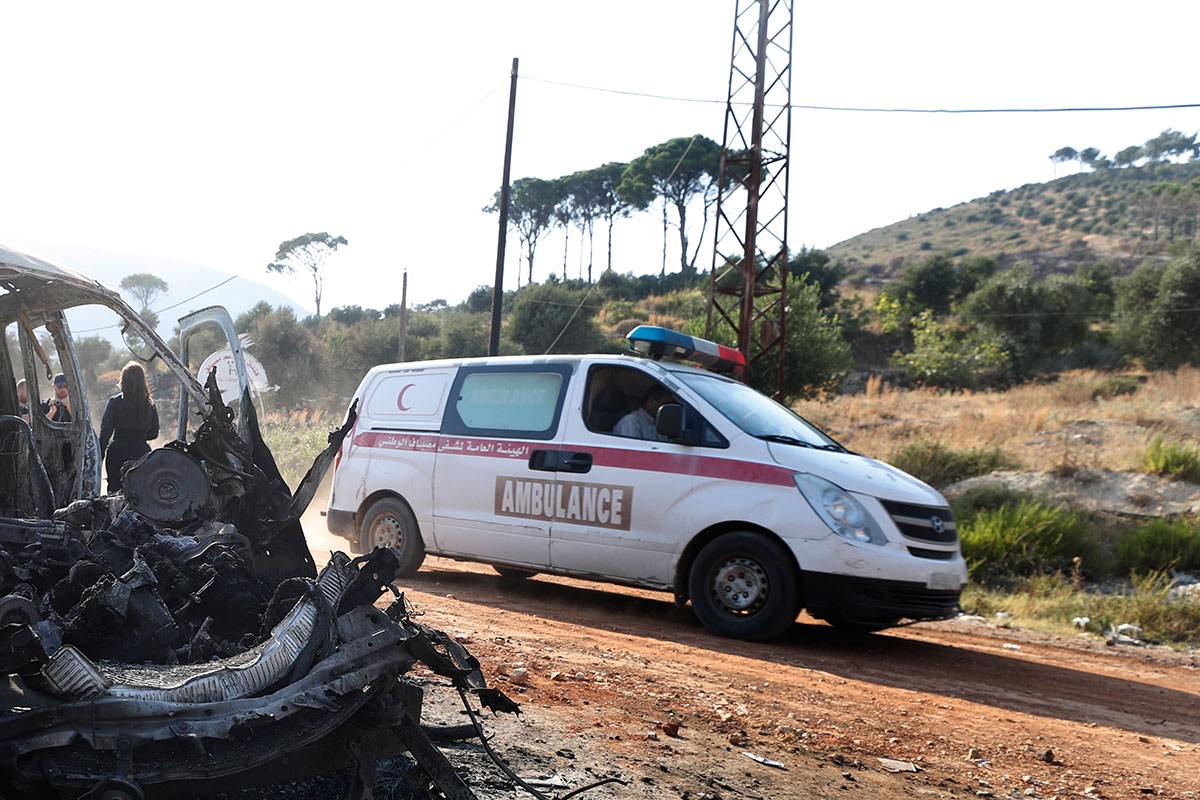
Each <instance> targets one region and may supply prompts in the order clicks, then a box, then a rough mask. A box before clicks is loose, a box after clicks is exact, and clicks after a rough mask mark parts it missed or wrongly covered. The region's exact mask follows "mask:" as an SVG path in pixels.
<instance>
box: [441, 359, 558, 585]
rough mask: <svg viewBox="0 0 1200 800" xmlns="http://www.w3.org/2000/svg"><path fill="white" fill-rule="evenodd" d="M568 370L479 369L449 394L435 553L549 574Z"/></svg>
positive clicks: (469, 369) (536, 366)
mask: <svg viewBox="0 0 1200 800" xmlns="http://www.w3.org/2000/svg"><path fill="white" fill-rule="evenodd" d="M572 371H573V370H572V364H571V363H570V362H539V363H518V364H481V365H475V366H465V367H463V368H462V369H460V370H459V373H458V376H457V377H456V379H455V381H454V384H453V385H452V386H451V389H450V397H449V399H448V401H447V404H446V410H445V415H444V417H443V420H442V434H441V437H440V438H439V441H438V453H437V462H436V464H435V466H434V529H435V532H436V538H437V543H438V551H439V552H441V553H445V554H447V555H460V556H463V557H466V558H471V559H477V560H481V561H489V562H496V563H503V564H512V565H518V566H528V567H533V568H541V569H545V568H546V567H548V566H549V558H550V544H549V540H550V520H551V518H552V516H553V514H554V506H553V502H552V498H553V495H554V487H555V483H556V473H555V472H554V471H553V470H548V469H546V466H547V464H548V463H550V461H551V460H552V459H554V458H555V456H554V455H552V454H554V453H556V452H557V450H558V447H557V445H556V439H557V438H558V436H559V429H560V426H561V421H562V416H563V405H564V401H565V399H566V395H567V389H568V387H569V385H570V382H571V373H572Z"/></svg>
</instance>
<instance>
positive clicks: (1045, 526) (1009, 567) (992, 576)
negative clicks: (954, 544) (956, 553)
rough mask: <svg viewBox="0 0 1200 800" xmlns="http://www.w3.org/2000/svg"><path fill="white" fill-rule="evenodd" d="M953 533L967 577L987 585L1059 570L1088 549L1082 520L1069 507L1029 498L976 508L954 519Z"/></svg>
mask: <svg viewBox="0 0 1200 800" xmlns="http://www.w3.org/2000/svg"><path fill="white" fill-rule="evenodd" d="M959 536H960V538H961V540H962V550H963V558H965V559H966V560H967V565H968V567H969V568H970V570H971V577H972V578H973V579H974V580H976V581H978V582H980V583H983V584H989V585H997V584H999V585H1004V584H1008V583H1011V582H1012V581H1014V580H1016V579H1019V578H1028V577H1032V576H1035V575H1053V574H1056V573H1064V574H1065V573H1067V572H1070V571H1071V570H1072V568H1073V567H1075V565H1076V564H1077V563H1087V562H1089V561H1090V556H1091V554H1092V545H1091V542H1090V540H1089V539H1088V537H1087V526H1086V525H1085V524H1084V522H1083V520H1081V519H1080V518H1079V516H1078V515H1077V514H1075V512H1073V511H1071V510H1070V509H1067V508H1064V507H1062V506H1052V505H1045V504H1043V503H1040V502H1037V501H1030V500H1023V501H1021V502H1019V503H1017V504H1016V505H1003V506H1001V507H999V508H995V509H983V510H980V511H979V512H978V513H976V514H975V516H974V518H973V519H970V520H969V521H968V522H966V523H965V524H960V525H959ZM1076 559H1080V560H1081V562H1077V561H1076Z"/></svg>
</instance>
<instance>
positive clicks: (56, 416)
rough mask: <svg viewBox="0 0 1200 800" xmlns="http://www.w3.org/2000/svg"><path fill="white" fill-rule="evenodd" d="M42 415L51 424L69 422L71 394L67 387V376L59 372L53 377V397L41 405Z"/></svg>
mask: <svg viewBox="0 0 1200 800" xmlns="http://www.w3.org/2000/svg"><path fill="white" fill-rule="evenodd" d="M42 413H43V414H45V415H46V419H48V420H50V421H51V422H59V423H66V422H70V421H71V392H70V389H69V388H68V387H67V376H66V375H63V374H62V373H61V372H60V373H58V374H57V375H55V376H54V397H52V398H50V399H49V400H47V401H45V402H44V403H42Z"/></svg>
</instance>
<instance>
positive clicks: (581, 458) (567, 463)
mask: <svg viewBox="0 0 1200 800" xmlns="http://www.w3.org/2000/svg"><path fill="white" fill-rule="evenodd" d="M562 455H563V460H562V472H578V473H583V472H591V471H592V454H591V453H569V452H566V451H563V453H562Z"/></svg>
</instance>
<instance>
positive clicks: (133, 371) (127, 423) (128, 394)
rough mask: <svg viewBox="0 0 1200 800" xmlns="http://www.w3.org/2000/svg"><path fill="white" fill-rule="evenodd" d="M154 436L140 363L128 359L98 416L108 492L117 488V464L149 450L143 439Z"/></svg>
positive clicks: (155, 412) (153, 412) (155, 421)
mask: <svg viewBox="0 0 1200 800" xmlns="http://www.w3.org/2000/svg"><path fill="white" fill-rule="evenodd" d="M156 438H158V409H157V408H155V407H154V399H153V398H151V397H150V389H149V388H148V387H147V386H146V372H145V370H143V369H142V365H141V364H139V363H137V362H136V361H130V362H129V363H128V364H126V365H125V367H124V369H122V370H121V392H120V394H117V395H114V396H112V397H110V398H108V405H106V406H105V407H104V416H103V418H101V420H100V453H101V455H102V457H103V458H104V469H105V472H106V473H107V475H108V492H109V494H112V493H113V492H119V491H121V467H123V466H125V464H126V463H128V462H130V461H136V460H137V459H139V458H141V457H142V456H144V455H146V453H149V452H150V445H149V444H147V442H149V441H150V440H151V439H156ZM110 439H111V440H112V444H111V446H110V444H109V440H110Z"/></svg>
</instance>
